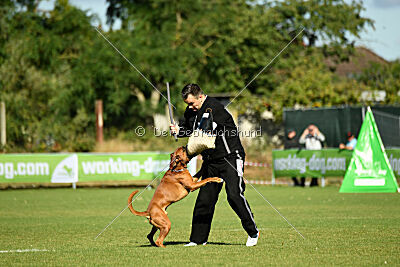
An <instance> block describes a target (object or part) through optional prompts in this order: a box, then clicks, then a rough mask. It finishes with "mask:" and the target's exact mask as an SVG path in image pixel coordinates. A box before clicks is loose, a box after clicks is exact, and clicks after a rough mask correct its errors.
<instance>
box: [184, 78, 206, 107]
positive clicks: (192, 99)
mask: <svg viewBox="0 0 400 267" xmlns="http://www.w3.org/2000/svg"><path fill="white" fill-rule="evenodd" d="M182 98H183V101H184V102H185V103H186V104H187V105H188V107H189V108H190V109H192V110H193V111H198V110H199V109H200V108H201V106H202V105H203V102H204V100H205V99H206V96H205V95H204V93H203V91H202V90H201V88H200V86H198V85H197V84H195V83H190V84H187V85H185V87H183V89H182Z"/></svg>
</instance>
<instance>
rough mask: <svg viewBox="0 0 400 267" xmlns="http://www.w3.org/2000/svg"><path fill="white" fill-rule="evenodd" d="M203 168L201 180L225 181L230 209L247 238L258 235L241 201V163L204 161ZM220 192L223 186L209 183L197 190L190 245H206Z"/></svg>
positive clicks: (248, 207)
mask: <svg viewBox="0 0 400 267" xmlns="http://www.w3.org/2000/svg"><path fill="white" fill-rule="evenodd" d="M226 160H228V161H229V163H228V162H227V161H226ZM202 168H203V179H205V178H208V177H220V178H222V179H224V182H225V190H226V194H227V197H228V202H229V205H230V206H231V207H232V209H233V210H234V211H235V213H236V214H237V215H238V216H239V218H240V220H241V222H242V226H243V228H244V230H245V231H246V232H247V234H248V235H250V236H253V235H255V234H257V232H258V229H257V226H256V224H255V222H254V217H253V213H252V212H251V209H250V206H249V203H248V202H247V200H246V199H245V197H244V190H245V183H244V181H243V170H244V169H243V160H242V159H240V157H239V156H238V158H235V157H233V158H228V159H221V160H219V161H218V162H209V161H205V162H204V163H203V167H202ZM238 169H239V172H238ZM221 189H222V183H221V184H219V183H208V184H206V185H205V186H203V187H201V188H200V192H199V195H198V196H197V200H196V204H195V207H194V211H193V219H192V233H191V235H190V241H191V242H194V243H197V244H201V243H204V242H206V241H207V239H208V235H209V233H210V229H211V222H212V218H213V215H214V209H215V204H216V203H217V200H218V195H219V193H220V192H221Z"/></svg>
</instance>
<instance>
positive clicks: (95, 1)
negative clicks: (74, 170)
mask: <svg viewBox="0 0 400 267" xmlns="http://www.w3.org/2000/svg"><path fill="white" fill-rule="evenodd" d="M69 1H70V3H71V4H72V5H74V6H77V7H79V8H81V9H83V10H88V11H89V14H93V13H95V14H97V15H99V17H100V19H101V21H102V24H103V29H107V27H105V26H106V25H105V24H106V10H107V5H106V2H105V1H104V0H69ZM345 1H346V2H351V0H345ZM363 2H364V7H365V10H364V11H363V12H362V13H361V15H362V16H363V17H367V18H370V19H372V20H374V21H375V25H374V26H375V30H374V29H372V28H370V27H369V28H367V29H366V30H365V31H363V32H362V33H361V38H360V40H356V45H358V46H364V47H367V48H369V49H371V50H372V51H373V52H375V53H376V54H378V55H379V56H381V57H383V58H384V59H386V60H389V61H392V60H395V59H400V30H399V28H400V0H364V1H363ZM53 3H54V0H47V1H43V2H42V3H41V5H40V6H39V8H42V9H52V7H53V5H54V4H53ZM118 27H119V23H118V22H116V23H115V25H114V28H118Z"/></svg>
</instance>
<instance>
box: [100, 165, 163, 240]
mask: <svg viewBox="0 0 400 267" xmlns="http://www.w3.org/2000/svg"><path fill="white" fill-rule="evenodd" d="M168 166H169V163H168V165H167V166H165V167H164V169H162V171H160V172H159V173H158V174H157V176H156V178H154V179H153V181H151V182H150V183H149V184H148V185H147V186H146V187H145V188H144V189H143V190H142V191H141V192H140V193H139V194H137V195H136V196H135V198H134V199H132V201H131V203H129V204H128V206H126V207H125V208H124V209H123V210H121V212H120V213H119V214H118V215H117V216H116V217H115V218H114V219H113V220H112V221H111V222H110V223H109V224H108V225H107V226H106V227H105V228H104V229H103V230H102V231H101V232H100V233H99V234H98V235H97V236H96V237H95V238H94V240H96V239H97V238H98V237H99V236H100V235H101V234H102V233H104V231H105V230H106V229H107V228H108V227H109V226H110V225H111V224H113V223H114V221H115V220H116V219H117V218H118V217H119V216H121V214H122V213H123V212H124V211H125V210H126V209H127V208H128V207H129V205H131V204H132V203H133V201H135V200H136V199H137V198H138V197H139V196H140V195H141V194H142V193H143V192H144V191H145V190H146V189H147V188H148V187H149V186H150V185H151V184H152V183H153V182H154V181H155V180H156V179H157V178H158V177H159V176H160V174H161V173H162V172H163V171H164V170H165V168H167V167H168Z"/></svg>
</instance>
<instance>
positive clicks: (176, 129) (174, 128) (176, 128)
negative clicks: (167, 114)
mask: <svg viewBox="0 0 400 267" xmlns="http://www.w3.org/2000/svg"><path fill="white" fill-rule="evenodd" d="M169 128H170V130H171V133H172V134H178V132H179V126H178V125H175V124H172V123H171V124H170V125H169Z"/></svg>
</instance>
